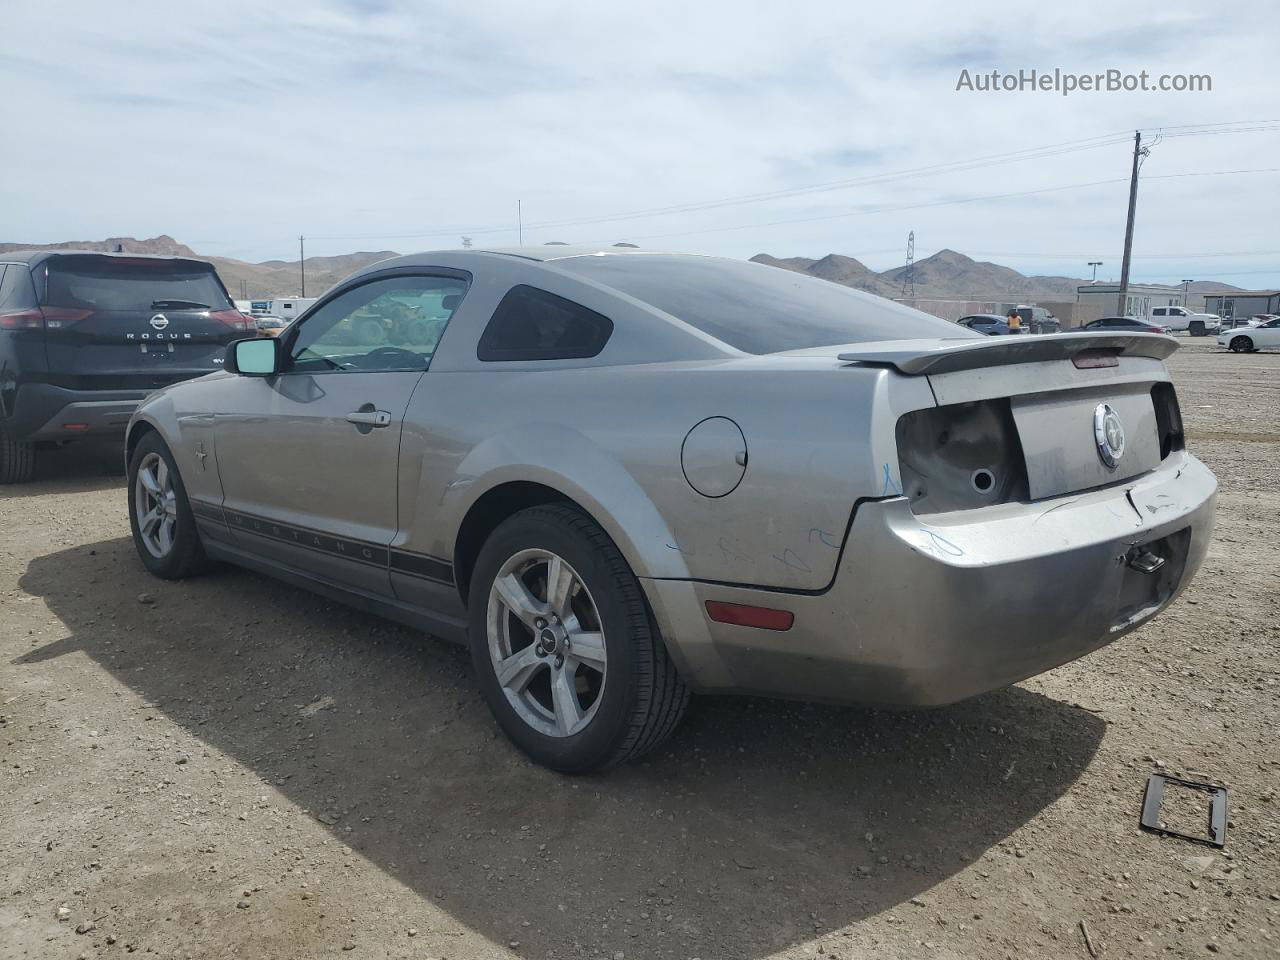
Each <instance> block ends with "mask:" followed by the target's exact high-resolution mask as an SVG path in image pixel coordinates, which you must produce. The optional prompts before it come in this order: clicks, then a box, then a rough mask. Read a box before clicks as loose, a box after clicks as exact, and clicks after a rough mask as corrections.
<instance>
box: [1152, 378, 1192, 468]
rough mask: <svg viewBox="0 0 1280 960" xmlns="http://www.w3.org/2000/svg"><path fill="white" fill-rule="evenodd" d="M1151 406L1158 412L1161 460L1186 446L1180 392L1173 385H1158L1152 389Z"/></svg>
mask: <svg viewBox="0 0 1280 960" xmlns="http://www.w3.org/2000/svg"><path fill="white" fill-rule="evenodd" d="M1151 405H1152V406H1153V407H1154V408H1155V411H1156V433H1157V434H1158V435H1159V437H1160V459H1161V460H1163V459H1165V457H1167V456H1169V454H1171V453H1173V451H1175V450H1182V449H1183V448H1184V447H1185V446H1186V438H1185V437H1184V436H1183V432H1182V410H1181V408H1180V407H1179V406H1178V392H1177V391H1176V390H1175V389H1174V388H1173V384H1172V383H1168V382H1167V381H1164V382H1161V383H1157V384H1155V385H1154V386H1152V388H1151Z"/></svg>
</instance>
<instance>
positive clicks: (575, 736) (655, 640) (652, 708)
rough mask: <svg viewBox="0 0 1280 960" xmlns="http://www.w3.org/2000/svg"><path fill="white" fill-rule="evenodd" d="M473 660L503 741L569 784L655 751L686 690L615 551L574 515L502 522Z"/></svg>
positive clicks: (566, 510) (485, 570)
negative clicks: (570, 776)
mask: <svg viewBox="0 0 1280 960" xmlns="http://www.w3.org/2000/svg"><path fill="white" fill-rule="evenodd" d="M469 607H470V617H471V623H470V634H471V655H472V659H473V661H474V663H475V668H476V674H477V677H478V678H479V682H480V690H481V692H482V693H483V694H484V698H485V700H486V701H487V702H488V704H489V708H490V709H491V710H492V711H493V713H494V716H495V717H496V719H497V721H498V724H499V725H500V726H501V727H502V729H503V730H504V731H505V732H506V734H507V736H509V737H510V738H511V740H512V741H513V742H514V743H515V744H516V746H518V747H519V748H520V749H521V750H523V751H524V752H525V753H526V754H528V755H529V756H530V757H531V758H533V759H534V760H535V761H537V762H538V763H541V764H542V765H544V766H547V767H550V768H551V769H553V770H560V771H562V772H565V773H582V772H586V771H589V770H599V769H603V768H605V767H610V766H613V765H614V764H616V763H620V762H622V761H624V760H630V759H632V758H634V757H638V756H640V755H641V754H643V753H645V752H647V751H648V750H650V749H652V748H653V747H654V746H656V745H657V744H658V743H660V742H661V741H662V740H664V739H665V738H666V737H667V736H668V735H669V734H670V733H671V731H672V730H674V729H675V727H676V724H677V723H679V721H680V718H681V716H683V714H684V710H685V707H686V706H687V704H688V702H689V690H688V687H686V686H685V684H684V682H683V681H682V680H681V679H680V676H679V674H678V673H677V672H676V669H675V665H674V664H673V663H672V662H671V659H670V657H669V656H668V655H667V651H666V647H665V646H664V645H663V642H662V638H661V636H660V635H659V634H658V630H657V627H656V626H655V624H654V623H653V619H652V617H651V616H650V615H649V608H648V606H647V604H646V603H645V599H644V595H643V593H642V592H641V589H640V584H639V582H638V581H637V580H636V577H635V574H634V573H632V572H631V568H630V567H629V566H628V565H627V562H626V560H625V559H623V557H622V554H621V553H620V552H619V550H618V548H617V546H616V545H615V544H614V542H613V541H612V540H611V539H609V536H608V534H606V533H605V532H604V531H603V530H602V529H601V528H600V527H599V526H598V525H597V524H596V523H595V522H594V521H592V520H591V519H590V518H589V517H587V516H586V515H585V514H583V513H582V512H581V511H579V510H577V509H574V508H572V507H562V506H545V507H533V508H530V509H528V510H524V511H522V512H520V513H517V514H515V515H514V516H512V517H510V518H509V519H508V520H506V521H505V522H504V523H503V524H502V525H501V526H499V527H498V529H497V530H495V531H494V532H493V534H492V535H491V536H490V537H489V539H488V541H487V542H486V543H485V545H484V547H483V549H482V550H481V551H480V556H479V557H478V558H477V560H476V565H475V570H474V571H473V575H472V579H471V591H470V602H469Z"/></svg>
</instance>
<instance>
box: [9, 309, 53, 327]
mask: <svg viewBox="0 0 1280 960" xmlns="http://www.w3.org/2000/svg"><path fill="white" fill-rule="evenodd" d="M43 327H44V317H43V316H42V315H41V313H40V311H39V310H0V330H40V329H42V328H43Z"/></svg>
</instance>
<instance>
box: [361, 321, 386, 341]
mask: <svg viewBox="0 0 1280 960" xmlns="http://www.w3.org/2000/svg"><path fill="white" fill-rule="evenodd" d="M356 340H357V342H358V343H359V344H360V345H361V346H363V347H376V346H379V345H380V344H383V343H386V342H387V330H386V328H385V327H384V326H383V325H382V321H381V320H373V319H368V320H362V321H360V323H359V325H358V326H357V327H356Z"/></svg>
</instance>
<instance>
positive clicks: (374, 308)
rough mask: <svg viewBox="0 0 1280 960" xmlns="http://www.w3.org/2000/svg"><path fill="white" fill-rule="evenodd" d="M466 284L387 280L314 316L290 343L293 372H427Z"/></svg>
mask: <svg viewBox="0 0 1280 960" xmlns="http://www.w3.org/2000/svg"><path fill="white" fill-rule="evenodd" d="M466 291H467V284H466V282H465V281H464V280H460V279H458V278H457V277H422V276H416V277H415V276H408V277H386V278H384V279H382V280H373V281H371V282H369V283H365V284H361V285H360V286H358V287H353V288H351V289H350V290H348V291H346V292H345V293H342V294H340V295H338V296H337V297H334V298H333V299H332V300H330V301H329V302H328V303H326V304H324V305H323V306H321V307H320V308H319V309H317V310H316V311H315V312H313V313H312V314H311V315H310V316H309V317H307V319H306V321H305V322H304V323H303V324H302V325H301V327H300V328H299V330H298V335H297V337H296V338H295V339H294V341H293V347H292V350H291V356H292V358H293V363H292V365H291V368H290V369H291V370H293V371H296V372H308V373H315V372H317V371H322V370H329V371H335V370H346V371H351V372H359V371H366V372H367V371H371V370H425V369H427V366H428V365H429V364H430V363H431V356H432V354H434V353H435V349H436V345H437V344H438V343H439V342H440V337H441V335H442V334H443V333H444V329H445V326H446V325H448V323H449V318H450V317H452V316H453V313H454V311H455V310H457V309H458V305H459V304H460V303H461V302H462V297H463V295H464V294H465V293H466Z"/></svg>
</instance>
